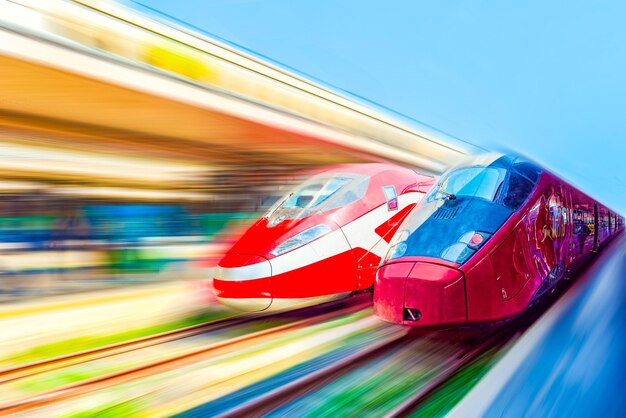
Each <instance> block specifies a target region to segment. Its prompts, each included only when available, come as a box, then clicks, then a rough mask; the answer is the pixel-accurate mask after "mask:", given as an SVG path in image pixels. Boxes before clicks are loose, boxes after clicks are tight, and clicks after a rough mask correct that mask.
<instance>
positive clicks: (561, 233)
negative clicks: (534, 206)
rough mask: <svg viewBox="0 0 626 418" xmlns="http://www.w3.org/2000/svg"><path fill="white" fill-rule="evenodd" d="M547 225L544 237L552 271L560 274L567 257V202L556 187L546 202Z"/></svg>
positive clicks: (559, 188)
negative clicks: (550, 255)
mask: <svg viewBox="0 0 626 418" xmlns="http://www.w3.org/2000/svg"><path fill="white" fill-rule="evenodd" d="M547 223H548V225H547V228H546V232H545V234H546V235H547V236H546V237H545V239H546V241H547V242H549V244H548V246H549V247H550V248H549V251H551V252H552V266H553V271H554V272H556V273H558V274H560V273H562V271H563V270H564V269H565V266H566V264H569V263H567V261H568V260H567V256H568V246H567V239H566V238H567V227H568V226H569V219H568V216H567V202H566V200H565V198H564V195H563V192H562V190H561V187H557V188H556V189H555V190H554V192H553V193H552V195H551V196H550V198H549V200H548V222H547Z"/></svg>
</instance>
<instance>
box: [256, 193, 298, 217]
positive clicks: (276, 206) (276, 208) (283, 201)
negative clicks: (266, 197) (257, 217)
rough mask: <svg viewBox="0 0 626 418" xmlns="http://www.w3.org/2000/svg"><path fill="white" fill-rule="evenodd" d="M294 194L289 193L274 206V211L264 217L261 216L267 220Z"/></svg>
mask: <svg viewBox="0 0 626 418" xmlns="http://www.w3.org/2000/svg"><path fill="white" fill-rule="evenodd" d="M293 194H294V192H291V193H289V194H288V195H287V196H285V198H284V199H283V200H281V201H280V203H278V204H274V209H272V210H271V211H269V212H267V214H266V215H265V216H263V217H264V218H265V219H269V218H270V217H271V216H272V215H273V214H274V212H276V211H277V210H278V209H280V208H281V207H282V206H283V204H284V203H285V202H286V201H287V200H288V199H289V198H290V197H291V196H293Z"/></svg>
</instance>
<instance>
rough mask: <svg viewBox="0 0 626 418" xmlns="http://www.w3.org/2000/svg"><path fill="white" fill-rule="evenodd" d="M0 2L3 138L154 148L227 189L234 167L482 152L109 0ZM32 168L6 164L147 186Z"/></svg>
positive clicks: (292, 167)
mask: <svg viewBox="0 0 626 418" xmlns="http://www.w3.org/2000/svg"><path fill="white" fill-rule="evenodd" d="M4 9H6V10H4ZM0 12H3V13H0V91H1V92H2V95H1V96H0V145H1V144H2V143H8V144H11V143H13V144H17V145H23V146H35V145H36V146H40V147H44V148H43V149H42V151H41V153H40V154H41V155H48V156H49V155H53V154H54V152H55V150H56V151H59V150H60V151H63V150H65V151H68V152H70V153H71V152H79V151H80V152H85V151H88V152H89V153H92V154H98V155H101V156H104V157H106V156H109V157H108V158H111V156H115V155H117V156H127V157H129V158H137V160H136V161H137V162H138V163H137V164H138V166H141V163H140V161H141V159H143V160H146V159H154V160H156V161H162V163H163V164H164V165H168V164H169V165H176V166H181V165H188V166H189V167H192V168H194V167H200V169H198V170H197V172H196V173H195V176H196V178H197V179H198V181H199V182H201V183H204V186H203V187H206V183H207V181H210V180H207V179H212V180H216V179H220V180H219V181H218V182H217V183H219V184H214V187H215V188H219V187H228V186H229V184H228V179H229V178H231V177H232V176H233V175H234V174H233V173H240V174H241V176H243V177H241V178H237V179H234V178H233V179H231V180H232V181H231V184H230V186H232V185H233V184H235V183H236V182H243V184H263V182H265V181H267V180H269V179H271V177H272V176H274V174H276V173H283V174H284V173H289V172H295V171H298V170H301V169H302V168H306V167H311V166H318V165H324V164H336V163H349V162H363V161H381V160H386V161H395V162H397V163H400V164H404V165H407V166H411V167H414V168H416V169H418V170H421V171H423V172H428V173H435V174H437V173H441V172H442V171H444V170H445V169H446V168H447V167H448V166H449V165H450V164H453V163H455V162H457V161H459V160H460V159H462V158H464V157H465V156H466V155H467V154H469V153H471V152H472V147H471V146H469V145H467V144H462V145H459V143H458V142H457V143H455V142H454V141H446V138H445V135H442V137H443V138H442V137H438V136H437V135H434V136H429V135H428V134H425V133H424V132H422V131H418V130H415V129H414V128H413V127H408V126H405V125H403V124H402V123H399V122H398V121H396V120H394V119H390V118H389V117H387V116H385V115H381V114H379V113H377V112H376V111H372V110H371V109H368V108H366V107H365V106H363V105H362V104H359V103H356V102H351V101H350V100H349V99H347V98H345V97H343V96H341V95H338V94H337V93H335V92H332V91H330V90H327V89H325V88H323V87H321V86H318V85H316V84H314V83H312V82H310V81H308V80H305V79H302V78H301V77H298V76H294V75H293V74H290V73H288V72H286V71H284V70H282V69H278V68H276V67H273V66H271V65H270V64H267V63H264V62H261V61H259V60H258V59H256V58H251V57H250V56H247V55H245V54H244V53H241V52H240V51H235V50H233V49H232V48H229V47H227V46H224V45H223V44H219V43H217V42H216V41H214V40H211V39H207V38H206V37H203V36H200V35H197V34H194V33H189V32H188V31H185V30H181V29H180V28H176V27H173V26H169V25H164V24H163V23H162V22H155V21H152V20H150V19H146V18H145V17H144V16H140V15H136V14H133V13H132V12H131V11H129V10H126V9H123V8H120V7H119V6H117V5H112V4H111V3H108V2H100V1H91V0H81V1H71V0H57V1H54V2H36V1H31V0H16V1H15V2H12V3H4V4H2V5H1V7H0ZM17 145H16V146H17ZM0 148H1V147H0ZM0 152H1V149H0ZM51 153H52V154H51ZM55 155H56V154H55ZM76 158H78V157H76V156H74V157H71V158H69V159H68V160H67V161H66V163H67V165H68V167H69V166H70V165H72V161H76ZM79 159H80V158H79ZM81 161H82V160H81ZM62 165H63V163H60V162H58V161H57V166H62ZM86 165H87V166H88V165H89V164H88V163H87V164H86ZM28 166H29V165H28V164H26V165H24V164H22V165H19V164H18V165H15V164H14V165H11V164H5V165H4V166H3V165H2V164H0V174H2V175H3V176H5V177H11V176H13V177H19V178H26V179H29V178H37V177H38V176H41V175H42V172H43V173H46V174H45V175H46V178H47V179H52V180H57V179H58V180H61V181H64V180H66V179H67V177H68V176H69V177H73V180H75V181H77V182H79V183H89V182H90V181H92V180H95V179H96V178H98V181H100V182H104V183H106V184H107V185H114V186H117V185H119V184H118V183H123V184H125V185H126V184H131V185H133V184H136V183H140V181H139V180H137V178H134V179H133V178H132V176H130V175H129V176H127V178H125V179H123V180H120V178H118V177H116V176H114V175H113V176H111V175H106V173H102V172H100V173H99V174H98V170H96V169H93V170H92V171H91V172H89V170H88V169H87V168H85V170H72V169H68V170H67V172H65V173H64V172H63V170H61V169H58V170H57V169H56V168H55V169H39V170H38V169H37V168H36V164H30V167H31V168H32V171H31V172H28V170H27V169H26V167H28ZM146 167H147V166H146ZM57 168H58V167H57ZM194 170H195V168H194V169H190V171H194ZM199 172H202V174H198V173H199ZM121 177H123V175H122V176H121ZM156 178H157V176H156V175H155V180H156ZM143 183H144V184H142V185H141V187H143V188H150V187H161V186H162V183H163V182H161V183H159V182H157V181H155V182H153V184H152V185H151V184H150V183H149V182H147V183H146V182H145V181H144V182H143ZM165 183H167V182H165ZM175 183H176V182H175V181H173V183H172V184H173V187H177V188H180V187H186V188H195V187H197V184H196V183H194V182H193V181H186V182H179V183H180V184H178V185H176V184H175ZM224 185H226V186H224Z"/></svg>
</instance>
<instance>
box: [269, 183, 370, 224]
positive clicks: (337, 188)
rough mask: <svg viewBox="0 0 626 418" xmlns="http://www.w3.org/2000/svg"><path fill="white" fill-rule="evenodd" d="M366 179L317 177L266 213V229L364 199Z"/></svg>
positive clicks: (298, 187) (366, 186)
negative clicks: (267, 222) (284, 221)
mask: <svg viewBox="0 0 626 418" xmlns="http://www.w3.org/2000/svg"><path fill="white" fill-rule="evenodd" d="M369 179H370V177H369V176H366V175H363V174H355V173H336V174H331V175H329V174H320V175H317V176H315V177H313V178H311V179H310V180H308V181H305V182H304V183H301V184H300V185H298V186H297V188H296V189H295V190H294V191H292V192H290V193H288V194H287V195H286V196H284V197H283V198H282V199H279V200H278V202H277V203H276V204H275V205H274V206H273V207H272V208H271V209H270V210H269V211H268V212H267V214H266V215H265V218H266V219H268V220H269V221H270V222H269V226H275V225H277V224H278V223H280V222H282V221H283V220H293V219H301V218H305V217H307V216H310V215H312V214H313V213H318V212H324V211H328V210H331V209H336V208H339V207H343V206H345V205H348V204H350V203H353V202H356V201H357V200H359V199H361V198H363V197H364V196H365V194H366V192H367V188H368V186H369Z"/></svg>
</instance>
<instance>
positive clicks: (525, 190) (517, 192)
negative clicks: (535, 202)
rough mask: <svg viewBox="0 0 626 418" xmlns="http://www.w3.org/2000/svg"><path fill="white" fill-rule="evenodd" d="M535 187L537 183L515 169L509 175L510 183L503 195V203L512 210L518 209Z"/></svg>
mask: <svg viewBox="0 0 626 418" xmlns="http://www.w3.org/2000/svg"><path fill="white" fill-rule="evenodd" d="M534 187H535V185H534V184H533V183H531V182H530V181H529V180H528V179H527V178H526V177H525V176H522V175H520V174H519V173H518V172H516V171H514V170H513V171H511V174H510V176H509V181H508V185H507V188H506V190H505V192H504V196H503V197H502V203H503V204H504V206H506V207H508V208H510V209H512V210H518V209H519V208H520V207H521V206H522V204H523V203H524V202H525V201H526V199H528V196H530V193H531V192H532V191H533V188H534Z"/></svg>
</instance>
